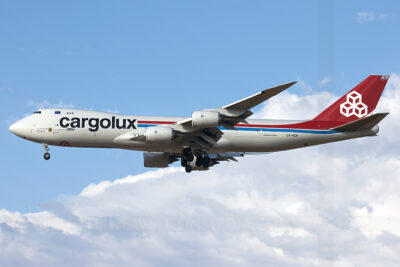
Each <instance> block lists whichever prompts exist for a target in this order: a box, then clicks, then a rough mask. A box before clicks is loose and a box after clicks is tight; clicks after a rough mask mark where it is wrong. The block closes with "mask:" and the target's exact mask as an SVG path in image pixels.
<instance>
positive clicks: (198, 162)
mask: <svg viewBox="0 0 400 267" xmlns="http://www.w3.org/2000/svg"><path fill="white" fill-rule="evenodd" d="M203 162H204V158H203V157H202V156H197V158H196V166H197V167H200V166H201V165H203Z"/></svg>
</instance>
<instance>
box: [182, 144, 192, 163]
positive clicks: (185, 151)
mask: <svg viewBox="0 0 400 267" xmlns="http://www.w3.org/2000/svg"><path fill="white" fill-rule="evenodd" d="M182 154H183V156H184V157H185V159H186V160H187V161H188V162H192V161H193V160H194V156H193V153H192V150H191V149H190V147H185V148H184V149H183V150H182Z"/></svg>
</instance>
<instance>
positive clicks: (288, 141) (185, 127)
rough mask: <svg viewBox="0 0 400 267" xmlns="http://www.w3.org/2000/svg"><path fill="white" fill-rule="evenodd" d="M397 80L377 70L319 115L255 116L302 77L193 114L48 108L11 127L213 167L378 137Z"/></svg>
mask: <svg viewBox="0 0 400 267" xmlns="http://www.w3.org/2000/svg"><path fill="white" fill-rule="evenodd" d="M388 79H389V76H386V75H371V76H369V77H367V78H366V79H365V80H364V81H363V82H361V83H360V84H359V85H357V86H356V87H355V88H354V89H352V90H351V91H349V92H348V93H347V94H346V95H344V96H342V97H341V98H340V99H339V100H337V101H336V102H335V103H333V104H332V105H331V106H329V107H328V108H327V109H326V110H324V111H323V112H322V113H321V114H319V115H318V116H316V117H315V118H314V119H311V120H302V121H293V120H270V119H249V117H250V116H251V115H252V114H253V112H251V111H250V110H251V109H252V108H253V107H255V106H257V105H259V104H260V103H262V102H264V101H265V100H268V99H269V98H271V97H273V96H275V95H277V94H279V93H281V92H282V91H284V90H286V89H287V88H289V87H290V86H292V85H293V84H294V83H295V82H291V83H287V84H283V85H279V86H276V87H273V88H270V89H266V90H263V91H261V92H259V93H257V94H254V95H252V96H249V97H247V98H244V99H242V100H239V101H237V102H235V103H232V104H229V105H226V106H223V107H221V108H217V109H207V110H199V111H193V112H192V115H191V117H166V116H158V117H156V116H130V115H129V116H128V115H120V114H114V113H108V112H96V111H89V110H79V109H40V110H37V111H35V112H33V114H31V115H30V116H28V117H26V118H24V119H22V120H20V121H17V122H16V123H14V124H12V125H11V126H10V128H9V129H10V131H11V132H13V133H14V134H16V135H17V136H19V137H22V138H24V139H27V140H30V141H33V142H37V143H41V144H42V145H43V147H44V149H45V153H44V159H46V160H48V159H50V154H49V152H48V151H49V145H53V146H66V147H96V148H121V149H130V150H138V151H144V152H143V159H144V166H145V167H167V166H168V165H169V164H171V163H173V162H175V161H178V160H180V161H181V165H182V167H184V168H185V170H186V172H191V171H192V170H208V169H209V168H210V167H212V166H213V165H215V164H218V163H220V162H221V161H230V160H233V161H237V160H236V157H243V156H244V155H245V154H258V153H265V152H276V151H283V150H289V149H295V148H302V147H308V146H314V145H320V144H325V143H330V142H337V141H342V140H347V139H353V138H358V137H364V136H375V135H376V134H377V133H378V130H379V128H378V126H377V124H378V123H379V122H380V121H381V120H382V119H383V118H385V117H386V116H387V115H388V113H377V114H373V115H371V113H372V111H373V110H374V109H375V107H376V105H377V103H378V101H379V98H380V97H381V94H382V92H383V89H384V88H385V85H386V83H387V81H388Z"/></svg>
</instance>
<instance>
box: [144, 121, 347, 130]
mask: <svg viewBox="0 0 400 267" xmlns="http://www.w3.org/2000/svg"><path fill="white" fill-rule="evenodd" d="M138 123H139V124H141V123H142V124H158V125H159V124H174V123H176V122H175V121H138ZM342 124H343V122H340V121H305V122H300V123H292V124H274V125H268V124H242V123H241V124H236V125H235V127H249V128H283V129H310V130H328V129H330V128H334V127H338V126H340V125H342Z"/></svg>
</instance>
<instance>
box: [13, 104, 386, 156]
mask: <svg viewBox="0 0 400 267" xmlns="http://www.w3.org/2000/svg"><path fill="white" fill-rule="evenodd" d="M184 119H186V117H156V116H128V115H120V114H115V113H107V112H96V111H87V110H78V109H42V110H40V111H38V112H36V113H34V114H32V115H30V116H28V117H26V118H24V119H22V120H20V121H18V122H16V123H15V124H13V125H12V126H11V127H10V130H11V131H12V132H13V133H15V134H16V135H18V136H20V137H22V138H25V139H27V140H30V141H34V142H38V143H44V144H48V145H55V146H71V147H97V148H102V147H103V148H122V149H131V150H138V151H154V152H170V153H181V150H182V139H180V138H177V139H175V140H173V141H172V142H170V143H149V142H143V141H126V142H124V141H121V140H118V138H117V137H119V136H121V135H123V134H125V133H128V132H132V131H142V130H143V129H145V128H146V127H150V126H155V125H168V124H172V123H175V122H178V121H182V120H184ZM300 122H301V121H277V120H261V119H253V120H248V124H240V126H237V127H236V128H237V130H231V129H225V128H223V127H220V128H219V129H220V130H221V131H222V132H223V135H222V137H221V138H220V139H219V140H218V142H217V143H216V144H215V145H214V146H213V147H212V148H211V149H210V150H209V151H208V152H209V153H222V152H274V151H282V150H288V149H295V148H300V147H305V146H312V145H318V144H323V143H329V142H336V141H341V140H346V139H352V138H357V137H362V136H370V135H375V134H376V133H377V132H378V127H377V126H376V127H374V128H373V129H372V130H368V131H358V132H346V133H343V132H336V131H331V130H309V129H288V128H279V127H276V126H277V125H288V124H295V123H300ZM254 125H260V126H259V127H255V126H254ZM267 125H270V126H271V125H274V126H275V127H272V128H269V127H267ZM264 126H266V127H264Z"/></svg>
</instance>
